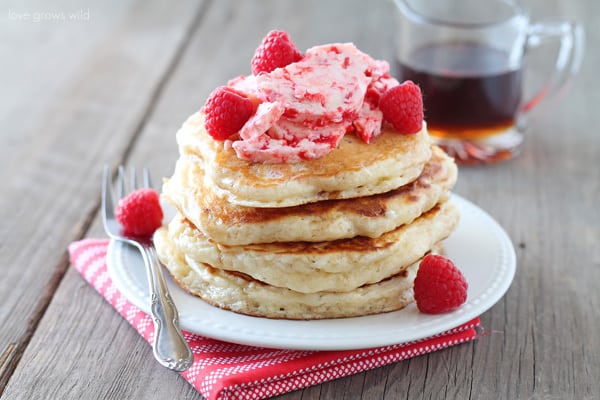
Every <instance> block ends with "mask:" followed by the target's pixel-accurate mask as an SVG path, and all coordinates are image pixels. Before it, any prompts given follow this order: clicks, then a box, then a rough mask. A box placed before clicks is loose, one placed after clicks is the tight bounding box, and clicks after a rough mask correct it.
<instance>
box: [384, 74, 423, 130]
mask: <svg viewBox="0 0 600 400" xmlns="http://www.w3.org/2000/svg"><path fill="white" fill-rule="evenodd" d="M379 108H380V109H381V112H383V118H385V119H386V120H387V121H389V122H391V124H392V125H394V128H396V130H397V131H398V132H400V133H402V134H406V135H408V134H413V133H418V132H419V131H421V128H422V126H423V97H422V96H421V89H420V88H419V86H417V85H415V84H414V83H413V82H412V81H405V82H403V83H402V84H400V85H397V86H394V87H393V88H391V89H389V90H387V91H386V92H385V93H384V94H383V95H382V96H381V99H380V100H379Z"/></svg>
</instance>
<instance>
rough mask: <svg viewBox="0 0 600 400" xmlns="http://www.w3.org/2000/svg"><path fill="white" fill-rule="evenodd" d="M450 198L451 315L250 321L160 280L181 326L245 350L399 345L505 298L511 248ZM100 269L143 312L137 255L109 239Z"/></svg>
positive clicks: (491, 226)
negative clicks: (455, 304)
mask: <svg viewBox="0 0 600 400" xmlns="http://www.w3.org/2000/svg"><path fill="white" fill-rule="evenodd" d="M452 199H453V201H454V203H455V204H456V205H457V206H458V208H459V209H460V212H461V220H460V223H459V225H458V227H457V229H456V230H455V231H454V232H453V233H452V235H451V236H450V237H449V238H448V239H447V240H446V241H445V242H444V249H445V255H446V256H447V257H449V258H450V259H452V260H453V261H454V263H455V264H456V266H457V267H458V268H460V269H461V271H462V272H463V274H464V275H465V278H466V279H467V282H468V284H469V290H468V294H467V302H466V303H465V304H464V305H463V306H462V307H460V308H459V309H458V310H456V311H454V312H451V313H446V314H441V315H429V314H423V313H420V312H419V311H418V310H417V308H416V306H415V305H414V304H411V305H409V306H408V307H406V308H404V309H402V310H400V311H395V312H390V313H384V314H378V315H370V316H365V317H357V318H341V319H328V320H316V321H290V320H275V319H268V318H258V317H250V316H246V315H240V314H236V313H233V312H230V311H225V310H221V309H219V308H216V307H213V306H211V305H209V304H208V303H205V302H204V301H202V300H201V299H199V298H197V297H195V296H192V295H190V294H188V293H187V292H185V291H183V290H182V289H180V288H179V287H178V286H177V285H176V284H175V283H174V282H173V281H172V280H171V279H170V277H168V276H167V280H168V285H169V289H170V291H171V295H172V297H173V299H174V301H175V303H176V305H177V307H178V309H179V318H180V321H181V327H182V328H183V329H185V330H187V331H190V332H194V333H197V334H199V335H203V336H207V337H212V338H215V339H220V340H224V341H229V342H234V343H241V344H247V345H255V346H263V347H274V348H287V349H306V350H342V349H360V348H369V347H376V346H384V345H390V344H397V343H405V342H409V341H412V340H418V339H423V338H426V337H428V336H432V335H436V334H438V333H441V332H444V331H446V330H449V329H452V328H454V327H456V326H458V325H460V324H463V323H465V322H467V321H469V320H471V319H472V318H475V317H477V316H479V315H481V314H482V313H483V312H485V311H486V310H488V309H489V308H490V307H492V306H493V305H494V304H495V303H496V302H497V301H498V300H499V299H500V298H501V297H502V296H503V295H504V293H506V291H507V290H508V288H509V286H510V284H511V282H512V280H513V277H514V274H515V269H516V260H515V251H514V247H513V245H512V242H511V241H510V239H509V237H508V235H507V234H506V232H505V231H504V230H503V229H502V227H500V225H498V223H497V222H496V221H495V220H494V219H493V218H492V217H490V216H489V215H488V214H487V213H486V212H484V211H483V210H481V209H480V208H479V207H477V206H476V205H474V204H473V203H471V202H469V201H467V200H465V199H463V198H461V197H459V196H458V195H453V196H452ZM107 265H108V270H109V273H110V275H111V277H112V279H113V281H114V283H115V285H116V286H117V288H118V289H119V290H120V291H121V292H122V293H123V295H125V297H126V298H127V299H128V300H129V301H130V302H131V303H133V304H134V305H136V306H137V307H139V308H140V309H142V310H144V311H145V312H146V313H148V312H149V305H148V289H147V279H146V272H145V268H144V264H143V261H142V258H141V256H140V255H139V253H138V252H137V250H135V249H133V248H131V247H129V246H128V245H125V244H123V243H120V242H114V241H112V242H111V243H110V246H109V248H108V255H107ZM165 275H168V274H167V273H166V271H165Z"/></svg>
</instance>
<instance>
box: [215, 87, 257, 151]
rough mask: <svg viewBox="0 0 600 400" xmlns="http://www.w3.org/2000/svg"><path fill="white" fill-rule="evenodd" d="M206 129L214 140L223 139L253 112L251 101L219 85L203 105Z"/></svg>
mask: <svg viewBox="0 0 600 400" xmlns="http://www.w3.org/2000/svg"><path fill="white" fill-rule="evenodd" d="M203 110H204V114H205V116H206V118H205V121H204V124H205V127H206V131H207V132H208V134H209V135H210V136H212V137H213V138H214V139H216V140H225V139H227V138H228V137H229V136H231V135H232V134H234V133H236V132H237V131H239V130H240V129H241V128H242V126H244V124H245V123H246V121H248V119H249V118H250V116H252V113H253V112H254V105H253V104H252V101H251V100H250V99H249V98H247V97H246V96H244V95H243V94H241V93H239V92H237V91H236V90H234V89H232V88H230V87H228V86H219V87H218V88H216V89H215V90H213V92H212V93H211V94H210V96H208V99H207V100H206V103H205V104H204V107H203Z"/></svg>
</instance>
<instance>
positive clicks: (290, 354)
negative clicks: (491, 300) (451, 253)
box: [69, 239, 479, 400]
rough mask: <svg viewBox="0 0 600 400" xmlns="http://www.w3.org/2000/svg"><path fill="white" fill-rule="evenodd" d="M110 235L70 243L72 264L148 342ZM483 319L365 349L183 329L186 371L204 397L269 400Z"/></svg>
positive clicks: (438, 343)
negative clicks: (118, 272) (273, 343)
mask: <svg viewBox="0 0 600 400" xmlns="http://www.w3.org/2000/svg"><path fill="white" fill-rule="evenodd" d="M107 246H108V240H106V239H85V240H81V241H78V242H74V243H72V244H71V245H70V246H69V254H70V257H71V264H72V265H73V266H74V267H75V268H76V269H77V271H79V273H81V275H82V276H83V278H84V279H85V280H86V281H87V282H88V283H89V284H90V285H92V286H93V287H94V288H95V289H96V290H97V291H98V293H100V294H101V295H102V297H104V298H105V299H106V301H108V302H109V303H110V304H111V305H112V306H113V307H114V308H115V309H116V310H117V311H118V312H119V313H120V314H121V315H122V316H123V318H125V319H126V320H127V321H128V322H129V323H130V324H131V325H132V326H133V327H134V328H135V329H136V330H137V331H138V332H139V333H140V334H141V335H142V336H143V337H144V339H146V340H147V341H148V342H152V339H153V335H154V332H153V326H152V319H151V318H150V317H149V316H148V315H147V314H145V313H144V312H143V311H141V310H140V309H138V308H136V307H135V306H134V305H132V304H131V303H129V302H128V301H127V299H125V297H124V296H123V295H122V294H121V293H120V292H119V291H118V290H117V288H116V287H115V285H114V284H113V282H112V280H111V278H110V276H109V274H108V271H107V268H106V249H107ZM478 325H479V318H475V319H473V320H472V321H469V322H468V323H466V324H464V325H461V326H458V327H456V328H454V329H451V330H449V331H447V332H444V333H441V334H439V335H436V336H433V337H430V338H427V339H423V340H419V341H415V342H409V343H404V344H397V345H392V346H383V347H377V348H371V349H363V350H345V351H300V350H281V349H269V348H261V347H253V346H246V345H239V344H234V343H228V342H223V341H220V340H216V339H210V338H207V337H203V336H199V335H196V334H193V333H189V332H184V336H185V338H186V339H187V341H188V343H189V344H190V347H191V348H192V351H193V352H194V364H193V365H192V366H191V367H190V368H189V369H188V370H187V371H185V372H183V373H181V375H182V376H183V377H184V378H185V379H186V380H187V381H188V382H189V383H190V384H192V385H193V386H194V387H195V388H196V389H197V390H198V391H199V392H200V393H201V394H202V395H203V396H204V397H205V398H207V399H208V400H213V399H264V398H268V397H272V396H276V395H280V394H283V393H287V392H291V391H294V390H297V389H301V388H305V387H308V386H312V385H317V384H320V383H323V382H326V381H330V380H333V379H336V378H341V377H343V376H348V375H351V374H355V373H357V372H361V371H365V370H369V369H373V368H377V367H380V366H383V365H386V364H390V363H393V362H396V361H401V360H404V359H407V358H411V357H414V356H418V355H421V354H426V353H430V352H432V351H436V350H440V349H443V348H446V347H449V346H453V345H456V344H459V343H463V342H466V341H469V340H471V339H474V338H475V337H476V336H477V333H476V327H477V326H478Z"/></svg>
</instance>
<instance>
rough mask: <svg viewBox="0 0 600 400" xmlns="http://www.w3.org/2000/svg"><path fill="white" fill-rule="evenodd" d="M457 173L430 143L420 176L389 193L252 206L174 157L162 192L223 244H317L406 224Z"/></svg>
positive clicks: (444, 194) (187, 160)
mask: <svg viewBox="0 0 600 400" xmlns="http://www.w3.org/2000/svg"><path fill="white" fill-rule="evenodd" d="M456 176H457V168H456V164H455V163H454V161H453V160H452V159H451V158H450V157H448V156H447V155H446V153H444V152H443V150H441V149H440V148H439V147H436V146H433V148H432V156H431V159H430V160H429V161H428V162H427V164H426V165H425V167H424V169H423V171H422V173H421V175H420V176H419V177H418V178H417V179H416V180H415V181H413V182H411V183H409V184H407V185H404V186H402V187H400V188H398V189H394V190H392V191H390V192H386V193H382V194H377V195H372V196H367V197H360V198H354V199H344V200H326V201H320V202H316V203H310V204H305V205H301V206H295V207H279V208H256V207H244V206H236V205H233V204H231V203H229V202H228V201H227V200H226V199H225V198H223V197H220V196H218V195H217V194H215V193H214V192H212V191H211V190H209V189H208V188H207V187H206V186H204V184H203V183H202V182H204V171H203V169H202V164H201V163H200V162H197V161H195V160H194V157H193V156H187V157H181V158H180V159H179V160H178V161H177V164H176V166H175V172H174V173H173V176H172V177H171V178H170V179H168V180H165V183H164V184H163V188H162V192H163V197H164V198H165V199H166V200H167V201H168V202H169V203H171V204H172V205H173V206H175V207H176V208H177V209H178V210H179V212H180V213H181V214H183V215H184V216H185V217H186V218H187V219H188V220H190V221H191V222H192V223H193V224H194V225H195V226H196V227H197V228H198V229H199V230H200V231H201V232H202V233H203V234H204V235H205V236H207V237H209V238H210V239H213V240H214V241H216V242H219V243H222V244H228V245H244V244H250V243H271V242H294V241H309V242H320V241H326V240H336V239H344V238H351V237H355V236H367V237H371V238H374V237H378V236H380V235H382V234H383V233H384V232H388V231H391V230H393V229H395V228H397V227H398V226H400V225H403V224H407V223H410V222H411V221H412V220H414V219H415V218H417V217H418V216H419V215H421V214H422V213H424V212H426V211H428V210H429V209H431V208H432V207H433V206H434V205H436V204H437V203H439V202H441V201H444V200H446V199H447V198H448V196H449V190H450V189H451V188H452V187H453V186H454V184H455V182H456ZM290 226H293V227H294V229H289V227H290Z"/></svg>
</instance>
